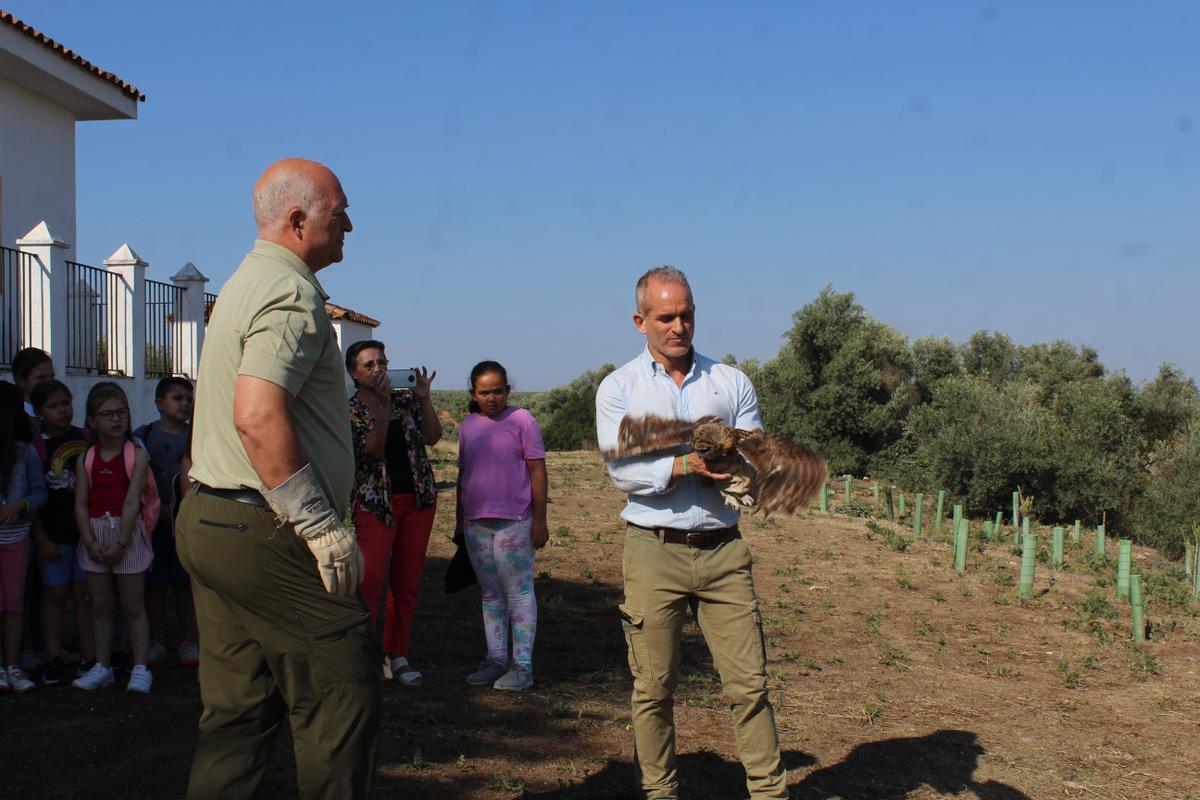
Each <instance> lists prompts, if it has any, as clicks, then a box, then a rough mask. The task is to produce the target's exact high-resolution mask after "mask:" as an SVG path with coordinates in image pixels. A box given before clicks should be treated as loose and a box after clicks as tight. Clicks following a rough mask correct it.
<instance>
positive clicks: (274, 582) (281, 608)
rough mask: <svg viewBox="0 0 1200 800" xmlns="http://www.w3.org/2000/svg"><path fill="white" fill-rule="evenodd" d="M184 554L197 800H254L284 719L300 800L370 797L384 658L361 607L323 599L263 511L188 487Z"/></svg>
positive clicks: (306, 559) (297, 551)
mask: <svg viewBox="0 0 1200 800" xmlns="http://www.w3.org/2000/svg"><path fill="white" fill-rule="evenodd" d="M176 545H177V549H178V551H179V560H180V561H181V562H182V564H183V566H184V568H185V569H187V571H188V573H190V574H191V576H192V591H193V594H194V596H195V600H196V620H197V622H198V623H199V627H200V696H201V700H202V701H203V704H204V711H203V712H202V714H201V717H200V735H199V739H198V741H197V743H196V753H195V758H194V760H193V762H192V773H191V778H190V781H189V783H188V793H187V797H188V798H189V800H209V798H213V799H214V800H215V799H216V798H219V799H220V800H240V798H251V797H253V796H254V795H255V793H256V792H257V791H258V789H259V786H260V784H261V783H262V780H263V776H264V775H265V772H266V768H267V762H268V760H269V758H270V754H271V748H272V744H273V742H274V740H275V736H276V733H277V732H278V730H279V725H280V723H281V722H282V721H283V719H284V717H285V716H286V717H287V721H288V724H289V725H290V727H291V733H292V740H293V743H294V746H295V754H296V781H297V785H298V787H299V790H300V792H299V793H300V797H302V798H339V799H340V798H363V797H368V796H370V794H371V791H372V786H373V783H374V777H375V748H376V739H377V736H378V731H379V703H380V691H381V688H380V669H381V668H380V664H381V659H380V656H379V654H378V653H377V652H376V648H375V644H374V641H373V639H372V637H371V636H370V628H369V626H368V618H367V609H366V606H365V605H364V604H363V601H362V599H361V597H359V596H358V595H357V594H355V595H353V596H351V597H335V596H334V595H331V594H329V593H328V592H326V591H325V587H324V585H323V584H322V583H321V579H320V577H319V576H318V575H317V568H316V562H315V561H314V559H313V557H312V555H311V554H310V553H309V551H308V548H307V547H306V546H305V545H304V543H303V542H302V541H300V540H299V539H298V538H296V536H295V535H294V534H293V533H292V529H291V526H287V525H285V526H283V527H277V526H276V521H275V518H274V515H273V514H272V513H271V512H270V511H269V510H267V509H262V508H257V507H255V506H251V505H246V504H244V503H238V502H235V501H232V500H227V499H225V498H220V497H214V496H212V495H209V494H202V493H199V492H197V491H196V490H195V489H192V490H191V491H189V492H188V494H187V496H186V497H185V498H184V500H183V503H182V505H181V508H180V511H179V518H178V520H177V522H176Z"/></svg>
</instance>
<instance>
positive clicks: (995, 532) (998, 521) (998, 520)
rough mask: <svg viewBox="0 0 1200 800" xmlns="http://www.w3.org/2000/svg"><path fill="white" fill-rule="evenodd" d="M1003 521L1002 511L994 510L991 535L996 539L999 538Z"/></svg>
mask: <svg viewBox="0 0 1200 800" xmlns="http://www.w3.org/2000/svg"><path fill="white" fill-rule="evenodd" d="M1003 521H1004V512H1003V511H997V512H996V521H995V522H993V523H992V535H993V536H995V537H996V538H997V539H999V538H1000V528H1001V527H1002V526H1003Z"/></svg>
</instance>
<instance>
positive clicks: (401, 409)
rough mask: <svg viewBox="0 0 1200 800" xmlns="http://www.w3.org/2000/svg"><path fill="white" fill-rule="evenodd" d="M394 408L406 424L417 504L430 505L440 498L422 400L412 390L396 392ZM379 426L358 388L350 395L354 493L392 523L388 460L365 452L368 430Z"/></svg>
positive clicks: (420, 505) (405, 429)
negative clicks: (424, 431) (423, 426)
mask: <svg viewBox="0 0 1200 800" xmlns="http://www.w3.org/2000/svg"><path fill="white" fill-rule="evenodd" d="M392 409H393V410H394V411H395V413H396V421H397V422H398V423H400V424H401V425H403V426H404V441H405V444H406V445H407V446H408V463H409V464H410V465H411V466H412V473H413V475H412V476H413V487H414V489H415V493H416V499H417V507H418V508H429V507H430V506H432V505H433V504H434V502H435V501H436V499H437V485H436V484H435V482H434V479H433V467H432V466H431V465H430V463H429V456H428V454H427V453H426V452H425V441H424V437H423V436H422V434H421V403H420V401H419V400H417V398H416V397H414V396H413V393H412V392H410V391H399V392H392ZM374 426H375V419H374V418H373V417H372V416H371V410H370V409H369V408H367V404H366V403H365V402H363V401H362V400H361V399H360V398H359V396H358V392H355V393H354V396H353V397H351V398H350V435H351V437H352V439H353V441H354V497H355V499H356V500H357V501H358V505H359V506H360V507H361V508H362V509H363V510H365V511H370V512H371V513H372V514H374V515H375V516H377V517H379V519H381V520H383V522H384V524H385V525H391V524H392V481H391V478H390V477H389V476H388V471H387V462H386V460H384V459H382V458H371V457H370V456H368V455H367V454H366V452H365V447H366V442H367V434H368V433H370V432H371V429H372V428H373V427H374Z"/></svg>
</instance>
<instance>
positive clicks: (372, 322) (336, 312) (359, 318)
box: [325, 303, 382, 328]
mask: <svg viewBox="0 0 1200 800" xmlns="http://www.w3.org/2000/svg"><path fill="white" fill-rule="evenodd" d="M325 313H326V314H328V315H329V318H330V319H345V320H349V321H350V322H357V323H358V324H360V325H369V326H371V327H372V328H378V327H379V326H380V325H381V324H382V323H381V322H380V321H379V320H377V319H371V318H370V317H368V316H367V315H366V314H360V313H358V312H357V311H352V310H350V309H348V308H342V307H341V306H335V305H334V304H333V303H326V304H325Z"/></svg>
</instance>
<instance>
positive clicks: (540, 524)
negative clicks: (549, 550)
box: [529, 517, 550, 550]
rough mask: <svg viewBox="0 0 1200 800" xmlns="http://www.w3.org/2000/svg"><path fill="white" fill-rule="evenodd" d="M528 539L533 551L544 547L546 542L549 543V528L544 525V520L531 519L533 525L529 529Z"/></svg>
mask: <svg viewBox="0 0 1200 800" xmlns="http://www.w3.org/2000/svg"><path fill="white" fill-rule="evenodd" d="M529 538H530V539H532V540H533V548H534V549H535V550H541V549H542V548H543V547H545V546H546V542H548V541H550V526H549V525H547V524H546V520H544V519H538V518H537V517H534V518H533V524H532V525H531V526H530V527H529Z"/></svg>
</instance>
